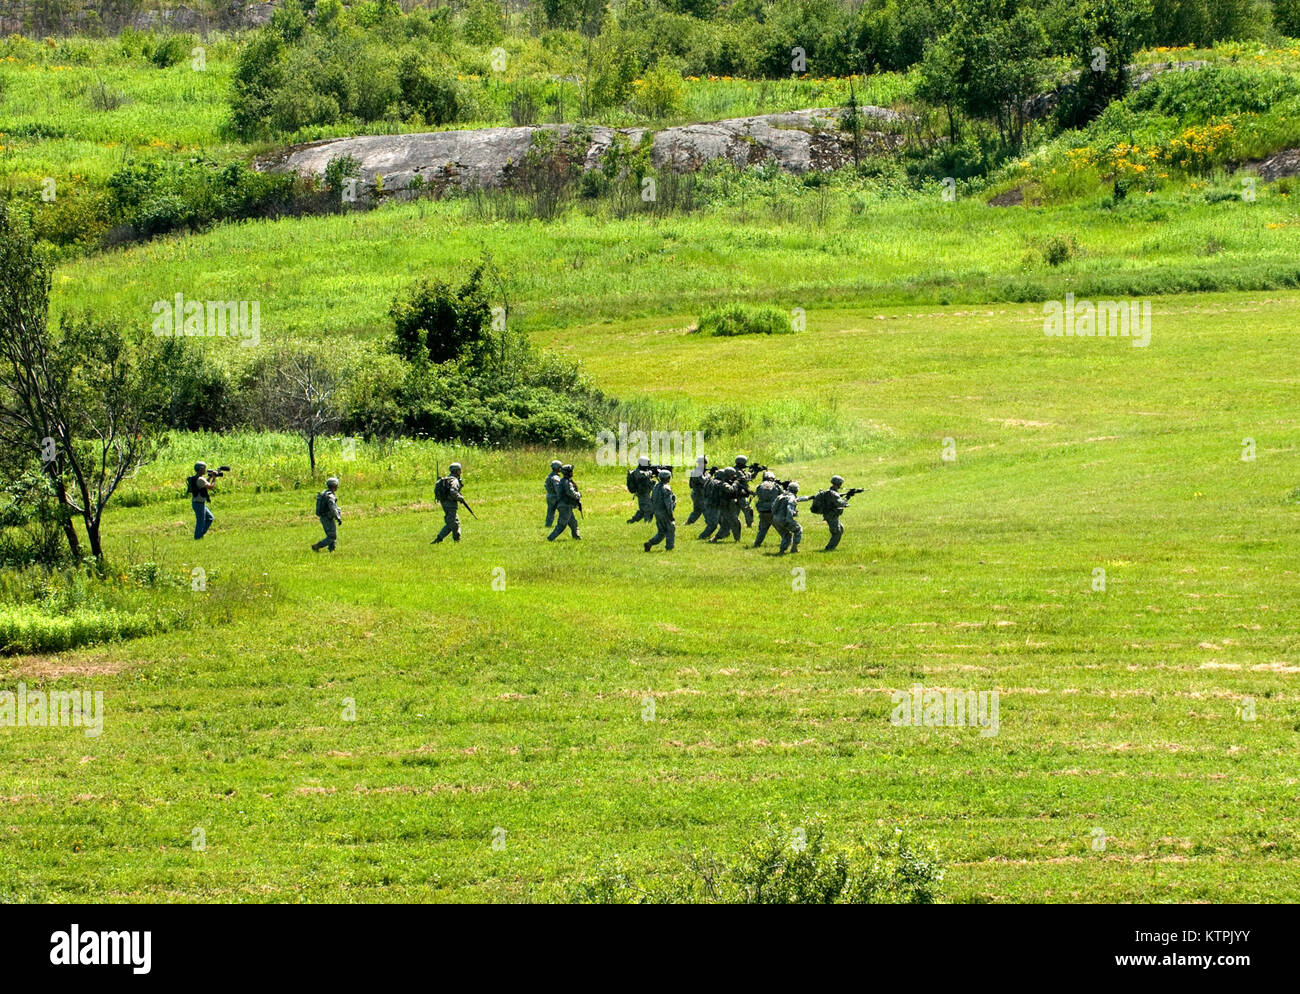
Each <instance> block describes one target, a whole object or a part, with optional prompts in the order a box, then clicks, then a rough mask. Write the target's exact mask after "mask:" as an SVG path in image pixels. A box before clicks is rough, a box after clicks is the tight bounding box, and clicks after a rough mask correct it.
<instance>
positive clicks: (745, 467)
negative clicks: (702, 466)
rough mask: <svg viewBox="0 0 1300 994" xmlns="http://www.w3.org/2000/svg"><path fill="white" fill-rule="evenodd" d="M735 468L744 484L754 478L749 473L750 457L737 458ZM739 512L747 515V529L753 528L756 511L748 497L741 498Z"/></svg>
mask: <svg viewBox="0 0 1300 994" xmlns="http://www.w3.org/2000/svg"><path fill="white" fill-rule="evenodd" d="M733 468H734V469H735V471H736V475H737V476H738V477H740V481H741V482H742V483H749V481H750V480H752V479H753V478H754V474H753V473H751V472H750V471H749V456H736V465H735V466H734V467H733ZM739 510H740V512H741V513H742V514H744V515H745V527H746V528H753V527H754V509H753V508H752V507H750V506H749V498H748V497H745V496H742V497H741V498H740V507H739Z"/></svg>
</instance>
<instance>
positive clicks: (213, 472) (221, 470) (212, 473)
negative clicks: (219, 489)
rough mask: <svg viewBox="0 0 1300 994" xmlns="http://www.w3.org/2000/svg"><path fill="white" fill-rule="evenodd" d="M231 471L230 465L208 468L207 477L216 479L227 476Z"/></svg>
mask: <svg viewBox="0 0 1300 994" xmlns="http://www.w3.org/2000/svg"><path fill="white" fill-rule="evenodd" d="M229 472H230V467H229V466H218V467H217V468H216V469H210V470H208V472H207V477H208V479H210V480H215V479H217V478H218V477H221V476H225V475H226V474H227V473H229Z"/></svg>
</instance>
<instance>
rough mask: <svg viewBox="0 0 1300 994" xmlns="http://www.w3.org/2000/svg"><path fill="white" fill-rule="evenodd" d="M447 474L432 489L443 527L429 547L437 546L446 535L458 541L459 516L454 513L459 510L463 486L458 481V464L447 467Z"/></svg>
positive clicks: (459, 480)
mask: <svg viewBox="0 0 1300 994" xmlns="http://www.w3.org/2000/svg"><path fill="white" fill-rule="evenodd" d="M447 474H448V475H447V476H444V477H443V478H442V479H441V480H439V481H438V482H437V483H436V484H434V487H433V499H434V500H436V501H437V502H438V503H439V504H441V505H442V520H443V525H442V531H440V532H438V537H437V538H435V539H434V540H433V542H432V543H430V544H431V545H437V544H438V543H439V542H441V541H442V540H443V539H444V538H446V537H447V536H448V535H450V536H451V537H452V538H453V539H455V540H456V541H457V542H459V541H460V515H459V514H457V513H456V512H457V511H458V510H459V508H460V491H461V488H462V487H463V486H464V484H463V483H462V482H461V479H460V463H458V462H454V463H452V464H451V465H450V466H448V467H447Z"/></svg>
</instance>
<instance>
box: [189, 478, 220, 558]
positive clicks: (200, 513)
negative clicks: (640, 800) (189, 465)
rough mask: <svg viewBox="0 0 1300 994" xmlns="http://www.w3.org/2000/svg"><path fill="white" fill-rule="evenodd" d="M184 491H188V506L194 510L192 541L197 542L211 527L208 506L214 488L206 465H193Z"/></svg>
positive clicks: (210, 512) (210, 511)
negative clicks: (191, 473) (192, 471)
mask: <svg viewBox="0 0 1300 994" xmlns="http://www.w3.org/2000/svg"><path fill="white" fill-rule="evenodd" d="M185 489H186V490H188V491H189V494H190V506H191V507H193V508H194V539H195V541H197V540H198V539H201V538H202V537H203V536H204V535H206V534H207V533H208V529H209V528H211V527H212V509H211V508H210V507H208V504H209V503H210V502H211V500H212V494H213V493H214V492H215V491H216V487H214V486H213V485H212V481H211V480H209V479H208V464H207V463H205V462H202V461H200V462H196V463H195V464H194V475H193V476H191V477H189V478H187V479H186V481H185Z"/></svg>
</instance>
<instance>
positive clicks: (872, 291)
mask: <svg viewBox="0 0 1300 994" xmlns="http://www.w3.org/2000/svg"><path fill="white" fill-rule="evenodd" d="M719 182H720V183H732V184H734V185H733V186H732V188H731V189H730V190H729V191H727V190H723V191H721V192H720V196H721V197H722V198H723V200H722V203H721V204H720V205H718V206H717V207H715V208H714V209H712V210H709V211H707V212H700V213H697V214H692V215H687V216H670V217H667V218H655V217H653V216H636V217H630V218H625V219H621V220H619V219H612V218H610V217H608V216H606V215H605V214H603V213H601V212H597V213H594V214H588V213H585V212H583V211H580V210H574V211H571V212H569V213H567V214H566V215H564V216H563V217H562V218H560V219H559V220H558V221H555V222H552V223H545V222H541V221H533V222H521V223H506V222H503V221H499V220H493V219H492V218H491V217H486V216H484V215H483V213H481V212H480V210H479V209H478V207H476V205H475V203H474V201H473V200H472V199H466V200H459V199H456V200H448V201H442V202H437V203H435V202H432V201H421V202H416V203H408V204H402V205H393V206H388V207H385V208H383V209H380V210H377V211H374V212H371V213H368V214H348V215H343V216H331V217H316V218H304V219H296V220H285V221H279V222H252V223H245V224H238V225H231V226H224V227H221V228H218V229H217V230H215V231H213V232H211V233H210V234H208V235H205V236H203V237H201V238H178V239H162V240H158V241H155V242H152V243H150V244H148V245H141V246H135V247H132V248H128V249H123V250H117V251H111V252H107V253H102V254H100V255H97V256H96V257H94V258H92V259H84V260H79V261H77V262H74V263H72V264H69V265H66V266H64V267H62V268H61V269H60V270H59V271H58V273H57V274H56V277H55V288H54V305H55V307H56V309H64V308H66V309H84V308H89V307H91V306H93V307H95V308H96V309H97V310H98V311H100V312H103V313H107V314H112V315H113V316H115V317H117V318H119V319H122V320H124V321H128V322H131V323H135V324H138V325H140V326H143V327H148V325H149V323H150V322H151V321H152V318H153V315H152V311H151V307H152V305H153V302H154V301H156V300H169V299H171V297H172V296H173V295H174V294H175V293H177V292H182V293H184V294H185V296H186V297H187V298H188V299H192V300H260V301H261V314H262V338H263V340H264V341H268V342H283V341H286V340H293V339H298V338H307V339H313V340H314V339H316V338H317V337H318V336H338V335H340V334H353V335H360V336H362V337H367V338H373V337H380V336H387V335H389V334H391V322H390V320H389V318H388V314H387V312H388V308H389V307H390V305H391V303H392V300H393V298H394V297H395V296H396V295H397V293H398V292H399V290H401V289H403V288H405V287H406V286H408V285H409V284H410V283H411V282H412V281H413V280H414V279H415V278H416V277H417V276H421V275H436V276H439V277H445V276H448V275H452V274H456V273H461V274H463V273H464V272H467V271H468V268H469V266H470V265H472V262H473V260H474V259H475V258H476V257H478V256H479V255H480V254H481V253H482V251H483V250H484V249H485V248H486V249H487V250H489V251H490V252H491V253H492V255H493V257H494V259H495V260H496V262H497V263H498V265H499V266H500V267H501V269H502V271H503V272H504V273H506V274H507V276H508V278H509V282H510V290H511V293H510V300H511V307H512V312H513V315H514V320H515V323H516V327H519V328H522V329H524V330H529V331H533V330H540V329H547V328H553V327H557V326H574V325H583V326H587V325H592V324H595V323H598V322H609V323H615V322H619V323H621V322H624V321H626V320H628V319H630V318H634V317H642V316H649V315H663V314H665V313H684V312H688V311H692V310H694V311H695V313H694V314H691V315H690V317H689V318H687V320H688V321H692V320H694V318H695V317H696V316H697V315H698V313H699V309H703V308H704V307H707V306H708V305H710V304H715V303H721V302H725V301H729V300H731V299H733V298H736V299H741V300H747V301H750V302H756V303H772V304H776V305H778V306H780V307H782V308H783V309H786V310H788V309H790V308H793V307H803V308H805V309H806V310H809V311H812V310H813V309H815V308H816V307H818V306H824V305H827V304H841V305H842V304H852V303H860V302H866V301H870V302H879V303H882V304H886V303H900V302H919V303H927V304H942V303H948V302H953V303H956V302H963V301H965V302H977V301H988V300H996V299H1010V300H1031V301H1032V300H1037V301H1042V300H1044V299H1051V298H1058V297H1062V296H1063V295H1064V294H1065V292H1066V291H1068V290H1074V291H1075V292H1076V293H1078V294H1080V295H1084V294H1089V293H1090V294H1093V295H1094V296H1097V297H1102V298H1109V297H1111V296H1117V295H1124V294H1129V293H1140V294H1155V293H1161V292H1166V293H1167V292H1180V291H1188V290H1205V289H1215V288H1218V289H1232V288H1242V289H1254V288H1269V287H1277V286H1283V287H1285V286H1295V285H1296V284H1297V283H1298V282H1300V267H1298V266H1297V264H1296V255H1297V249H1300V219H1298V218H1297V215H1296V206H1295V204H1294V202H1293V199H1292V198H1290V197H1285V196H1282V195H1280V194H1278V193H1276V192H1275V191H1274V190H1273V189H1272V187H1271V185H1270V184H1260V187H1259V193H1258V199H1257V200H1256V201H1255V202H1254V203H1245V202H1243V201H1241V199H1240V198H1239V197H1233V198H1232V199H1226V200H1218V201H1217V202H1209V199H1207V197H1206V196H1204V195H1203V194H1202V193H1197V192H1187V191H1182V192H1177V193H1173V194H1170V195H1167V196H1166V195H1162V196H1152V197H1141V196H1138V197H1135V198H1134V199H1133V200H1132V201H1129V202H1125V203H1124V204H1122V205H1120V206H1119V207H1118V208H1116V209H1113V210H1108V209H1104V208H1101V207H1100V206H1099V204H1098V202H1097V201H1092V202H1088V203H1083V204H1078V205H1073V206H1068V207H1051V208H1043V209H1039V210H1025V209H1022V208H992V207H986V206H984V205H983V204H982V203H978V202H973V201H969V200H964V201H958V202H957V203H945V202H944V201H943V200H942V199H941V197H940V193H939V190H938V188H935V190H934V191H933V193H932V194H930V195H927V194H926V193H915V194H893V193H888V192H878V193H876V194H872V193H870V192H862V191H859V190H856V189H840V188H834V189H832V190H831V191H829V192H828V193H827V195H826V200H825V201H823V200H822V197H821V194H820V192H819V191H817V190H814V189H808V188H806V187H804V186H803V184H801V183H799V182H798V181H796V180H792V179H790V180H786V181H782V182H774V183H772V184H771V185H770V187H764V186H763V185H761V184H760V183H759V181H757V180H755V179H754V178H752V177H748V178H744V179H737V180H720V181H719ZM1220 185H1221V188H1223V189H1225V190H1226V189H1234V188H1235V189H1237V190H1239V189H1240V184H1239V183H1238V184H1235V187H1234V183H1233V181H1232V180H1231V179H1224V180H1223V181H1222V183H1221V184H1220ZM742 191H748V193H747V194H745V195H744V196H742ZM758 191H766V192H758ZM819 222H820V223H819ZM1064 234H1069V235H1072V236H1073V238H1074V240H1075V242H1076V245H1077V248H1076V250H1075V253H1074V256H1073V258H1071V259H1070V260H1069V261H1068V262H1066V263H1065V264H1062V265H1059V266H1055V267H1053V266H1050V265H1048V264H1047V262H1046V261H1045V260H1044V258H1043V253H1042V251H1041V246H1042V244H1043V243H1044V242H1045V241H1046V240H1047V239H1050V238H1052V237H1055V236H1059V235H1064ZM230 348H231V349H234V348H236V347H235V346H233V345H232V346H230ZM244 351H246V350H244Z"/></svg>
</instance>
